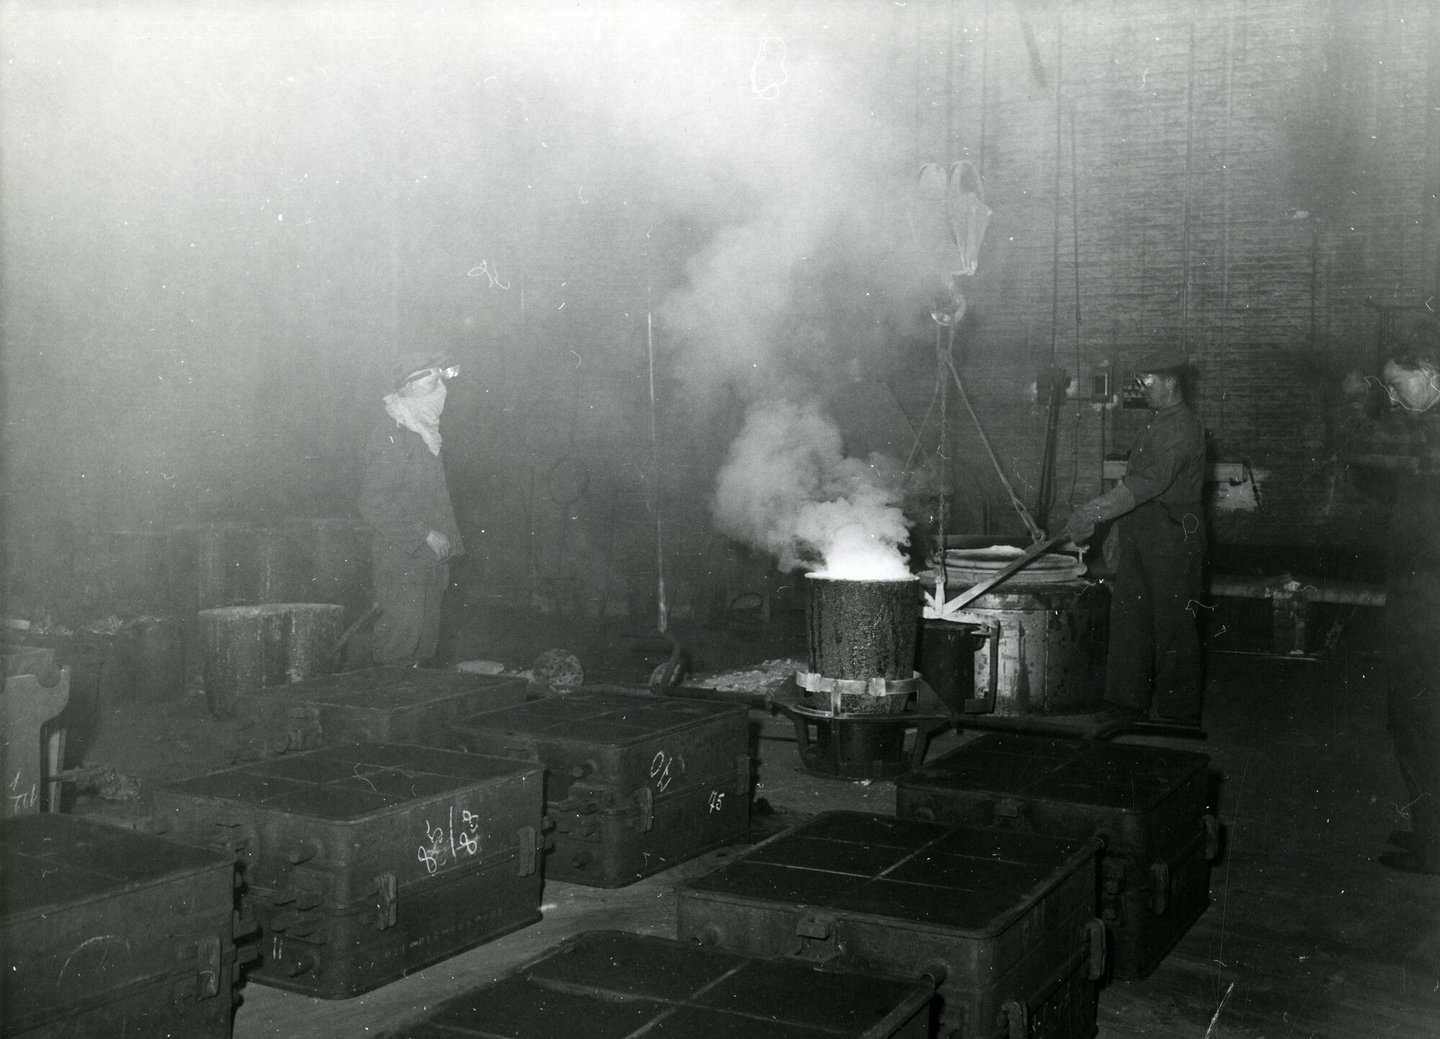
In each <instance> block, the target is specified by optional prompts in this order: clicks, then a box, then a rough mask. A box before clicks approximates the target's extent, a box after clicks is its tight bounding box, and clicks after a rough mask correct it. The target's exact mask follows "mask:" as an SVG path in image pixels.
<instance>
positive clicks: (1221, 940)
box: [76, 611, 1440, 1039]
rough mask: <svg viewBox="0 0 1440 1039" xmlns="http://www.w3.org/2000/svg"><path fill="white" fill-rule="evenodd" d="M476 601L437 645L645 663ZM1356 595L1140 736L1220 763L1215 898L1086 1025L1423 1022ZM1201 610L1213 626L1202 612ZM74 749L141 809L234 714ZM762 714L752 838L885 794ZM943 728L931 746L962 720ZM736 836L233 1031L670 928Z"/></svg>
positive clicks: (1256, 1031) (789, 637)
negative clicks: (1165, 734) (129, 788)
mask: <svg viewBox="0 0 1440 1039" xmlns="http://www.w3.org/2000/svg"><path fill="white" fill-rule="evenodd" d="M501 612H502V611H495V612H494V613H493V614H486V613H485V611H475V612H474V613H473V614H470V615H467V616H464V617H462V618H460V619H459V620H458V623H457V630H455V631H453V632H452V633H451V635H450V638H449V639H448V640H447V643H446V644H445V646H444V651H445V653H446V654H447V658H448V659H449V660H452V661H453V660H465V659H473V658H477V657H485V658H489V659H495V660H500V661H502V662H505V663H507V664H508V665H511V666H513V667H516V668H523V667H526V666H527V665H528V662H529V661H530V660H533V659H534V655H535V654H536V653H538V652H539V651H540V650H543V649H545V648H548V647H549V646H564V647H566V648H569V649H571V650H573V651H574V652H576V653H577V654H578V655H579V656H580V657H581V659H582V661H583V662H584V663H585V665H586V670H587V679H589V680H596V681H611V682H625V683H643V682H644V681H645V680H646V678H647V677H648V675H649V673H650V669H651V668H652V667H653V666H655V665H656V664H657V663H659V662H661V661H663V660H664V659H665V657H666V649H665V647H664V645H663V643H661V642H660V641H659V640H658V639H655V638H653V637H648V638H647V637H633V634H632V633H629V632H627V631H625V630H622V629H617V627H616V625H614V624H613V623H607V624H599V623H589V624H587V623H586V622H584V621H579V620H576V619H574V618H568V617H552V618H545V617H538V618H537V617H521V616H517V615H515V614H513V613H509V614H504V615H501ZM1372 618H1373V613H1368V612H1367V611H1357V612H1356V613H1355V615H1354V616H1352V617H1351V618H1350V623H1349V625H1348V626H1347V627H1345V628H1344V630H1343V632H1340V633H1339V637H1338V638H1337V639H1336V640H1335V644H1334V645H1333V646H1332V647H1331V649H1330V650H1329V651H1328V652H1326V653H1325V654H1324V655H1322V656H1319V657H1318V658H1299V657H1297V658H1284V657H1274V656H1269V655H1266V654H1265V653H1263V652H1244V653H1232V652H1222V651H1220V650H1221V649H1223V647H1224V646H1225V645H1231V644H1230V643H1222V642H1220V641H1219V640H1216V641H1215V642H1213V643H1212V647H1213V648H1214V650H1215V651H1214V652H1212V653H1211V655H1210V658H1209V659H1210V677H1209V682H1208V688H1207V698H1206V704H1205V724H1206V729H1207V732H1208V740H1207V741H1206V742H1205V743H1203V744H1197V743H1196V742H1194V741H1164V740H1157V739H1154V738H1146V739H1145V740H1142V741H1140V742H1151V743H1153V744H1155V745H1171V746H1177V747H1185V748H1190V749H1201V750H1204V751H1205V752H1206V753H1208V754H1210V755H1211V756H1212V763H1213V766H1214V768H1215V769H1216V770H1217V771H1218V773H1219V775H1220V777H1221V785H1220V792H1219V803H1218V810H1219V814H1220V817H1221V820H1222V822H1223V824H1224V826H1225V828H1226V838H1227V839H1226V847H1225V852H1224V855H1223V857H1222V859H1221V860H1220V861H1219V863H1218V865H1217V868H1216V869H1215V872H1214V875H1213V879H1212V883H1211V894H1212V899H1213V904H1212V905H1211V907H1210V909H1209V910H1208V912H1206V914H1205V915H1204V916H1203V917H1202V918H1201V919H1200V921H1199V922H1198V923H1197V924H1196V925H1195V926H1194V927H1193V928H1192V929H1191V931H1190V932H1189V933H1188V934H1187V935H1186V937H1185V938H1184V939H1183V940H1182V941H1181V943H1180V944H1179V946H1178V947H1177V948H1176V949H1175V950H1174V951H1173V952H1172V953H1171V954H1170V956H1169V957H1168V958H1167V959H1166V960H1165V961H1164V962H1163V963H1162V964H1161V965H1160V967H1159V968H1158V969H1157V970H1156V971H1155V972H1154V974H1152V975H1151V976H1150V977H1149V978H1147V979H1145V980H1143V981H1132V982H1122V983H1112V984H1110V985H1108V986H1107V987H1106V988H1104V989H1103V990H1102V991H1101V994H1100V1003H1099V1022H1100V1024H1099V1034H1100V1036H1101V1037H1102V1039H1122V1037H1123V1039H1128V1037H1132V1036H1152V1037H1172V1036H1175V1037H1188V1036H1193V1037H1196V1039H1201V1037H1204V1039H1227V1037H1235V1039H1238V1037H1246V1039H1258V1037H1262V1036H1263V1037H1277V1039H1278V1037H1291V1036H1293V1037H1296V1039H1309V1037H1312V1036H1314V1037H1319V1036H1327V1037H1334V1039H1363V1037H1377V1039H1425V1037H1432V1036H1433V1037H1440V877H1424V876H1415V875H1408V874H1401V873H1396V872H1392V871H1391V870H1388V869H1386V868H1385V867H1383V866H1381V865H1380V864H1379V863H1378V862H1377V861H1376V859H1377V856H1378V855H1379V854H1380V853H1381V852H1382V851H1384V850H1385V849H1386V845H1385V838H1386V834H1387V833H1388V832H1389V831H1391V830H1392V829H1396V828H1403V826H1404V825H1405V824H1404V819H1403V805H1402V801H1403V796H1402V794H1403V789H1402V787H1401V785H1400V782H1399V779H1398V776H1397V774H1396V772H1395V767H1394V764H1393V761H1392V759H1391V757H1390V753H1389V744H1388V739H1387V737H1386V734H1385V729H1384V693H1383V674H1382V671H1381V667H1382V660H1383V656H1382V653H1381V650H1380V644H1379V641H1378V639H1377V637H1376V633H1375V631H1374V625H1373V623H1371V621H1372ZM1212 630H1214V626H1212ZM676 633H677V634H679V635H680V637H681V639H682V641H684V642H685V644H686V645H687V648H688V649H689V650H690V652H691V655H692V657H693V664H694V668H695V670H696V672H697V673H699V674H700V675H702V676H703V675H705V674H707V673H709V674H714V673H719V672H723V671H726V670H727V669H744V668H746V667H750V666H753V665H756V664H758V663H760V662H761V661H765V660H773V659H779V658H786V657H792V658H803V656H804V634H803V627H802V626H801V625H800V624H799V623H797V622H796V619H795V618H794V617H793V616H789V617H786V616H781V617H777V618H773V619H771V620H769V621H767V622H765V623H759V622H758V621H755V622H751V623H733V624H726V625H721V626H718V627H716V628H713V629H711V630H709V631H708V632H702V631H699V630H686V628H685V627H684V626H677V629H676ZM98 717H99V719H100V724H99V726H98V728H97V730H96V731H95V732H94V734H93V735H92V736H91V737H90V738H89V741H88V743H89V746H88V748H87V750H86V756H87V760H88V761H89V762H92V763H93V762H104V763H108V764H111V765H113V766H114V767H115V768H116V769H117V770H118V771H119V772H120V773H122V774H124V775H126V776H128V777H130V778H131V779H133V780H134V781H135V783H136V789H138V791H139V794H140V796H139V799H138V800H131V801H106V800H103V799H99V798H96V797H93V796H91V797H86V798H82V799H81V800H80V802H79V803H77V805H76V810H78V811H83V812H92V813H96V814H101V815H109V816H112V817H115V818H116V819H117V821H123V820H124V819H125V818H127V817H129V818H133V817H135V816H136V815H138V814H143V811H144V805H145V790H146V789H147V787H151V786H153V785H154V784H155V783H156V782H159V781H162V780H164V779H167V778H174V777H177V776H181V775H187V774H195V773H199V772H205V771H209V770H211V769H214V768H218V767H222V766H223V765H225V764H227V763H228V762H227V761H226V760H225V754H226V749H227V747H229V746H231V744H232V741H233V739H234V737H235V735H236V734H235V733H234V732H233V731H229V730H227V729H226V727H225V726H224V725H222V724H221V723H216V722H213V721H211V720H210V719H209V717H208V715H207V714H206V712H205V709H204V701H203V697H201V696H198V695H195V694H192V695H190V696H188V697H187V698H186V700H185V701H184V702H183V703H178V704H168V705H160V706H154V705H149V706H147V705H137V704H120V705H105V704H102V705H100V709H99V712H98ZM752 718H753V720H754V723H755V726H756V728H757V731H758V733H759V741H758V748H759V749H758V758H759V763H758V787H757V790H756V792H755V796H756V804H755V810H754V812H753V813H752V816H753V819H754V822H755V827H754V831H753V832H752V835H751V839H752V840H754V839H758V838H759V837H761V836H767V835H769V834H771V833H774V832H777V831H778V830H779V829H781V828H782V827H784V826H786V825H789V824H791V823H794V822H796V821H799V820H801V819H803V818H805V817H807V816H809V815H811V814H813V813H816V812H819V811H824V810H830V809H839V808H845V809H855V810H861V811H871V812H880V813H890V812H893V810H894V787H893V785H891V784H889V783H885V782H874V783H860V782H847V781H839V780H832V779H826V778H820V777H816V776H813V775H810V774H808V773H805V772H803V771H801V770H800V768H799V762H798V758H797V754H796V748H795V744H794V742H793V739H790V738H789V735H790V734H789V733H788V731H787V730H788V726H786V725H783V724H778V723H777V720H776V719H774V718H771V717H768V716H766V715H765V714H764V712H762V711H759V710H752ZM969 735H970V734H969V733H965V734H959V735H957V734H955V733H949V734H946V735H945V736H944V737H942V738H941V739H940V740H939V741H938V742H937V744H936V745H935V747H934V749H933V750H932V756H933V755H934V754H938V753H941V752H943V751H944V750H946V749H949V748H951V747H954V746H956V745H957V744H959V743H961V742H963V740H964V739H967V738H969ZM736 850H737V849H734V848H731V849H722V850H721V851H717V852H713V853H711V854H708V855H705V856H703V857H702V858H700V859H697V860H694V861H691V862H688V863H685V864H682V865H680V866H677V867H675V868H674V869H672V870H670V871H668V872H666V873H663V874H660V875H658V876H654V877H650V878H648V879H646V880H644V881H641V882H639V883H636V884H634V885H632V886H629V887H625V888H620V889H616V890H600V889H592V888H584V887H578V886H574V885H568V884H562V883H556V882H552V883H549V884H548V885H547V886H546V889H545V892H544V898H543V911H544V919H543V920H542V921H541V922H540V923H538V924H535V925H533V926H531V927H528V928H525V929H523V930H521V931H518V932H516V933H514V934H511V935H509V936H507V937H504V938H501V939H499V940H497V941H494V942H491V943H489V944H487V945H485V946H482V947H480V948H478V949H474V950H472V951H470V952H468V953H464V954H462V955H459V956H456V957H454V958H453V959H450V960H448V961H445V962H443V963H440V964H437V965H435V966H433V967H430V968H429V969H427V970H424V971H421V972H419V973H417V974H414V975H412V976H410V977H407V978H405V979H403V980H401V981H397V982H394V983H392V984H390V985H386V986H384V987H383V988H381V989H379V990H378V991H375V992H371V993H369V994H367V995H363V996H360V997H357V998H354V999H351V1000H346V1001H338V1002H329V1001H322V1000H316V999H311V998H307V997H304V996H298V995H294V994H289V993H285V992H282V991H279V990H276V989H271V988H265V987H262V986H259V985H254V984H250V985H246V986H244V988H243V989H242V996H243V1000H242V1002H241V1004H240V1007H239V1009H238V1010H237V1012H236V1018H235V1030H234V1035H235V1039H262V1037H263V1039H268V1037H284V1039H309V1037H317V1039H318V1037H327V1039H328V1037H350V1036H365V1035H370V1036H376V1035H381V1034H384V1033H386V1032H388V1031H390V1030H393V1029H396V1028H398V1027H401V1026H403V1025H404V1024H406V1023H407V1022H410V1021H413V1020H414V1019H415V1018H416V1017H417V1016H418V1015H421V1014H423V1013H424V1012H425V1011H426V1009H427V1008H429V1007H433V1006H434V1005H435V1004H437V1003H439V1002H440V1001H442V1000H444V999H446V998H447V997H449V996H452V995H454V994H456V993H458V992H461V991H463V990H465V989H466V988H468V987H472V986H477V985H480V984H482V983H485V982H488V981H490V980H492V979H494V978H496V977H497V976H499V975H501V974H503V973H505V972H507V971H509V970H510V969H512V968H513V967H515V966H517V965H518V964H520V963H523V962H525V961H526V960H529V959H533V958H535V957H537V956H538V955H540V954H541V953H542V952H544V951H545V950H546V949H548V948H550V947H552V946H554V945H555V944H557V943H559V942H560V941H562V940H563V939H565V938H568V937H570V936H572V935H574V934H577V933H579V932H582V931H587V930H595V929H618V930H627V931H634V932H639V933H644V934H653V935H670V936H673V934H674V923H675V919H674V898H673V894H672V892H673V888H674V886H675V884H676V882H677V881H678V880H680V879H681V878H684V877H689V876H694V875H697V874H699V873H703V872H705V871H707V870H709V869H711V868H713V867H714V866H715V865H716V864H718V863H720V862H722V861H724V859H725V858H726V856H727V855H731V854H734V852H735V851H736Z"/></svg>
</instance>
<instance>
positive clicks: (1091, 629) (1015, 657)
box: [966, 580, 1110, 716]
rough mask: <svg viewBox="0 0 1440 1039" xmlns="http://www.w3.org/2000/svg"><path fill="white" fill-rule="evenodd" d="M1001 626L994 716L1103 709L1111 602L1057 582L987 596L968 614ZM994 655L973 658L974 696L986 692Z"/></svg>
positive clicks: (1100, 589) (1098, 590)
mask: <svg viewBox="0 0 1440 1039" xmlns="http://www.w3.org/2000/svg"><path fill="white" fill-rule="evenodd" d="M966 610H967V611H968V612H970V613H976V614H980V615H981V616H983V617H985V618H987V619H989V620H991V621H993V622H995V623H996V624H997V625H998V626H999V635H998V636H995V637H997V638H998V639H999V644H998V647H997V649H996V652H995V654H994V656H995V659H996V662H997V666H998V668H999V673H998V675H997V676H996V681H995V714H997V715H1009V716H1023V715H1034V714H1078V713H1085V712H1093V711H1097V710H1099V709H1100V708H1101V707H1102V706H1103V701H1104V696H1105V650H1106V646H1107V645H1108V643H1109V630H1110V625H1109V612H1110V597H1109V593H1108V591H1107V589H1106V588H1105V587H1104V586H1103V585H1100V584H1094V583H1091V582H1088V581H1083V580H1072V581H1060V582H1057V583H1055V584H1048V585H1033V586H1030V587H1026V588H1024V589H1023V590H1022V589H1015V590H1011V591H1004V590H1003V586H1002V588H1001V590H997V591H994V592H988V593H986V594H985V595H982V596H980V597H979V598H978V599H976V600H974V601H973V602H971V603H970V604H969V605H968V606H966ZM990 673H991V647H990V646H989V645H988V642H981V644H980V646H979V648H977V649H976V651H975V654H974V693H973V694H972V695H973V696H975V697H984V696H985V695H986V693H987V691H988V689H989V687H990V681H991V679H990Z"/></svg>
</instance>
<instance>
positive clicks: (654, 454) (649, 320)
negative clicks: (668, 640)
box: [645, 285, 670, 635]
mask: <svg viewBox="0 0 1440 1039" xmlns="http://www.w3.org/2000/svg"><path fill="white" fill-rule="evenodd" d="M645 292H646V295H647V297H648V295H649V292H650V289H649V286H648V285H647V286H646V289H645ZM646 303H647V304H648V303H649V300H648V299H647V300H646ZM645 354H646V358H647V360H648V362H649V367H650V478H651V484H652V485H651V492H652V493H653V494H654V495H655V600H656V609H657V611H658V621H657V624H656V627H657V628H658V629H659V631H660V634H662V635H663V634H665V629H666V627H667V626H668V623H669V622H668V617H669V613H670V610H669V607H668V604H667V603H666V601H665V536H664V534H665V532H664V528H663V525H662V517H661V514H660V439H659V437H658V436H657V435H656V422H655V410H656V406H657V405H656V398H655V322H654V318H653V315H652V312H651V311H650V310H648V309H647V310H646V311H645Z"/></svg>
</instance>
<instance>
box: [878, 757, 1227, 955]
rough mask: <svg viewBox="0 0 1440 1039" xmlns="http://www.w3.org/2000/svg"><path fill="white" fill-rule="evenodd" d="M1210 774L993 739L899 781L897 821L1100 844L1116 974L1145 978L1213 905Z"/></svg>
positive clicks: (1187, 765) (1103, 905) (1180, 765)
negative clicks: (991, 828)
mask: <svg viewBox="0 0 1440 1039" xmlns="http://www.w3.org/2000/svg"><path fill="white" fill-rule="evenodd" d="M1209 764H1210V758H1209V757H1208V756H1206V755H1204V754H1198V753H1195V752H1193V751H1180V750H1168V749H1163V748H1156V747H1137V746H1127V745H1123V744H1114V743H1105V742H1099V741H1094V740H1065V739H1052V738H1048V737H1043V736H1030V735H1024V734H1011V733H995V734H989V735H985V736H981V737H980V738H978V739H976V740H974V741H973V742H970V743H967V744H965V745H963V746H961V747H959V748H957V749H955V750H953V751H951V752H949V753H948V754H945V755H943V756H941V757H939V758H936V759H935V760H934V761H932V762H930V763H929V764H926V765H924V766H922V767H921V768H919V769H918V770H916V771H914V772H912V773H910V774H908V775H904V776H901V777H900V778H898V779H897V780H896V781H895V798H896V814H897V815H899V816H901V817H902V818H911V819H922V820H925V821H928V822H942V823H966V824H969V825H973V826H995V827H1001V828H1006V829H1010V830H1024V831H1029V832H1035V833H1046V834H1053V835H1056V836H1067V837H1086V836H1093V837H1096V838H1098V839H1099V840H1100V841H1101V843H1102V844H1103V851H1102V852H1101V854H1100V883H1101V888H1100V895H1099V898H1100V916H1101V918H1102V919H1103V920H1104V921H1105V926H1106V930H1107V931H1108V932H1109V934H1110V940H1111V957H1110V961H1111V963H1112V965H1113V975H1114V976H1115V977H1119V978H1141V977H1145V976H1146V975H1148V974H1149V973H1150V972H1151V971H1153V970H1154V969H1155V967H1156V966H1157V965H1158V964H1159V963H1160V961H1161V960H1162V959H1164V958H1165V956H1166V954H1167V953H1169V951H1170V950H1171V949H1172V948H1173V947H1174V945H1175V943H1176V942H1178V941H1179V940H1180V938H1181V937H1182V936H1183V935H1184V934H1185V932H1186V931H1187V930H1189V929H1190V927H1191V925H1193V924H1194V922H1195V921H1196V920H1197V919H1199V917H1200V915H1201V914H1202V913H1204V912H1205V909H1206V908H1207V907H1208V906H1209V905H1210V863H1211V861H1212V860H1213V859H1214V858H1215V857H1216V855H1217V854H1218V851H1219V839H1220V826H1219V823H1218V822H1217V820H1216V818H1215V816H1214V815H1212V814H1210V812H1209V809H1208V803H1209Z"/></svg>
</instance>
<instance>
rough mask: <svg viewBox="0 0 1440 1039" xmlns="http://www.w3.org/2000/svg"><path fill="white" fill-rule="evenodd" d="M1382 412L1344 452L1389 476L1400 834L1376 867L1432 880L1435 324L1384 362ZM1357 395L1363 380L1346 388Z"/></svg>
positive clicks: (1437, 527)
mask: <svg viewBox="0 0 1440 1039" xmlns="http://www.w3.org/2000/svg"><path fill="white" fill-rule="evenodd" d="M1381 380H1382V387H1383V389H1384V392H1385V395H1386V396H1388V398H1389V403H1390V414H1389V415H1387V416H1383V417H1381V416H1377V419H1378V421H1376V422H1375V423H1374V424H1373V426H1372V427H1371V428H1370V429H1369V430H1367V431H1362V435H1361V436H1359V437H1356V438H1355V440H1354V441H1353V442H1352V446H1351V447H1350V448H1349V449H1348V450H1346V451H1345V455H1344V457H1345V460H1346V461H1347V462H1348V463H1349V464H1350V465H1353V466H1361V467H1367V468H1371V469H1375V470H1381V471H1387V472H1388V473H1389V474H1390V475H1391V476H1393V477H1394V482H1395V498H1394V504H1393V506H1392V511H1391V513H1390V529H1389V532H1388V537H1387V539H1386V540H1387V554H1386V560H1385V643H1386V651H1387V658H1386V661H1385V676H1386V685H1387V696H1386V706H1387V712H1386V713H1387V722H1388V723H1389V728H1390V739H1391V742H1392V744H1393V746H1394V748H1395V761H1396V763H1397V764H1398V765H1399V767H1400V776H1401V779H1402V780H1403V781H1404V783H1405V792H1406V798H1405V803H1404V804H1403V805H1400V806H1399V809H1400V811H1399V814H1400V816H1401V817H1402V818H1405V817H1408V819H1409V822H1410V827H1409V829H1408V830H1406V829H1398V830H1396V831H1395V832H1393V833H1391V834H1390V836H1389V841H1390V843H1391V844H1392V845H1394V846H1395V847H1394V848H1392V849H1391V850H1390V851H1388V852H1384V853H1382V854H1381V855H1380V856H1379V859H1380V862H1381V864H1382V865H1385V866H1388V867H1390V868H1391V869H1395V870H1400V871H1402V872H1405V873H1422V874H1436V873H1440V800H1437V799H1440V321H1435V320H1434V319H1433V318H1424V319H1422V320H1420V321H1418V322H1416V323H1415V324H1414V325H1413V326H1412V327H1411V328H1410V329H1409V331H1408V332H1407V333H1406V334H1405V335H1404V336H1402V337H1401V339H1400V346H1399V348H1398V349H1397V350H1395V351H1393V352H1392V353H1391V354H1390V356H1389V357H1388V358H1387V360H1386V361H1385V366H1384V368H1383V369H1382V371H1381ZM1351 381H1352V382H1353V383H1354V385H1355V387H1356V390H1357V392H1358V395H1363V394H1364V392H1365V383H1364V380H1363V379H1361V380H1351Z"/></svg>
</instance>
